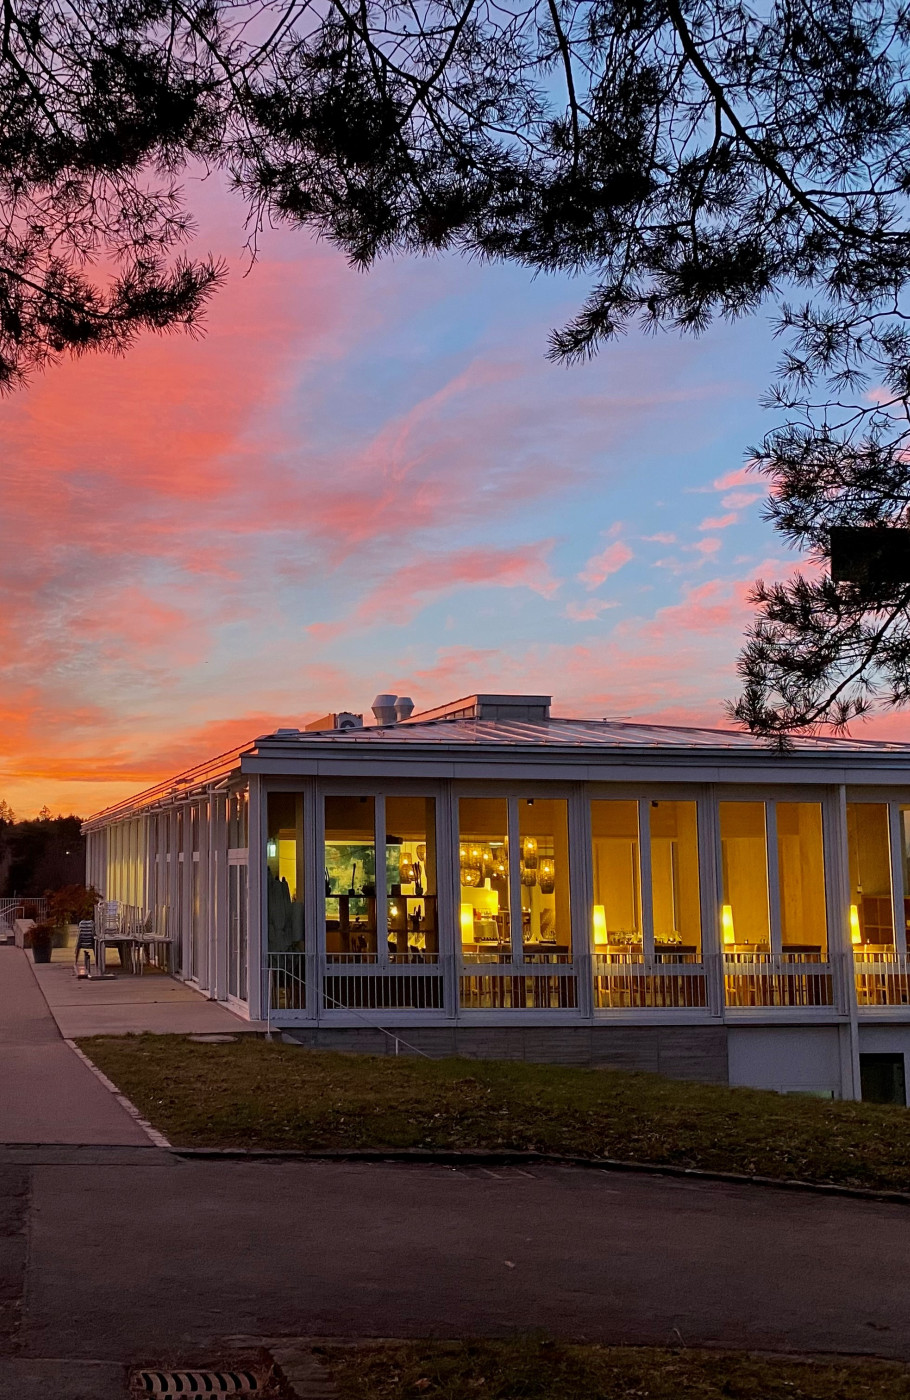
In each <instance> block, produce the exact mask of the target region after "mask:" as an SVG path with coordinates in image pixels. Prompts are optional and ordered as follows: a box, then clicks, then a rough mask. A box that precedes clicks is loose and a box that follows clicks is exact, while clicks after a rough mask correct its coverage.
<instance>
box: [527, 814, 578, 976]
mask: <svg viewBox="0 0 910 1400" xmlns="http://www.w3.org/2000/svg"><path fill="white" fill-rule="evenodd" d="M518 837H519V848H520V849H519V857H520V859H519V877H520V888H521V929H522V933H521V937H522V945H523V948H524V956H525V958H526V959H528V958H530V959H531V960H532V961H534V962H568V961H570V959H571V956H572V933H571V923H570V915H569V835H568V815H567V810H566V803H565V802H564V801H563V800H561V799H559V798H549V797H544V798H541V797H537V798H531V799H530V800H529V799H527V798H524V797H522V798H519V800H518Z"/></svg>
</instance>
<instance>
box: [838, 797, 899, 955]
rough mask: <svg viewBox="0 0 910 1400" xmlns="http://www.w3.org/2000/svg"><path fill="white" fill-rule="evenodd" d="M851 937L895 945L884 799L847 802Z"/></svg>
mask: <svg viewBox="0 0 910 1400" xmlns="http://www.w3.org/2000/svg"><path fill="white" fill-rule="evenodd" d="M847 851H848V856H849V866H850V941H851V942H852V944H853V946H854V948H857V949H860V950H862V949H863V948H870V949H875V948H893V946H894V905H893V902H892V890H891V839H890V833H889V823H888V807H887V805H886V803H884V802H848V803H847Z"/></svg>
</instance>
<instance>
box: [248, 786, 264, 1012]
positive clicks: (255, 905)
mask: <svg viewBox="0 0 910 1400" xmlns="http://www.w3.org/2000/svg"><path fill="white" fill-rule="evenodd" d="M267 836H268V808H267V805H266V802H265V801H264V800H263V792H262V779H261V778H260V777H259V775H258V774H251V775H250V806H249V833H248V836H247V917H246V947H247V999H248V1005H249V1008H250V1020H251V1021H260V1020H262V1015H263V1007H264V1006H265V1004H266V997H267V995H268V991H267V988H266V985H265V979H266V978H267V976H268V958H267V957H266V949H267V943H268V928H269V925H268V911H267V909H266V903H265V901H266V894H267V891H266V885H265V881H264V880H263V878H262V867H263V864H264V861H265V843H266V839H267Z"/></svg>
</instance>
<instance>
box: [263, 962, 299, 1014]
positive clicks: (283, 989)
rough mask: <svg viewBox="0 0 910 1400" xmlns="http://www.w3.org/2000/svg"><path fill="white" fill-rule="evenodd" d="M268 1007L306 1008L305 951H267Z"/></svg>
mask: <svg viewBox="0 0 910 1400" xmlns="http://www.w3.org/2000/svg"><path fill="white" fill-rule="evenodd" d="M268 977H269V1009H270V1011H271V1012H275V1011H305V1010H306V953H269V954H268Z"/></svg>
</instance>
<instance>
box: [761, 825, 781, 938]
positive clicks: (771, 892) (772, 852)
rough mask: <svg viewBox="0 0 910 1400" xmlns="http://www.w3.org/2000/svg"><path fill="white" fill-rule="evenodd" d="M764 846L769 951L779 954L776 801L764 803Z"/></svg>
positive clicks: (779, 926) (779, 927)
mask: <svg viewBox="0 0 910 1400" xmlns="http://www.w3.org/2000/svg"><path fill="white" fill-rule="evenodd" d="M765 847H766V854H767V866H768V914H769V917H770V921H771V953H772V955H773V956H774V957H776V958H779V957H780V955H781V923H780V879H779V862H778V858H777V803H776V802H766V803H765Z"/></svg>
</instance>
